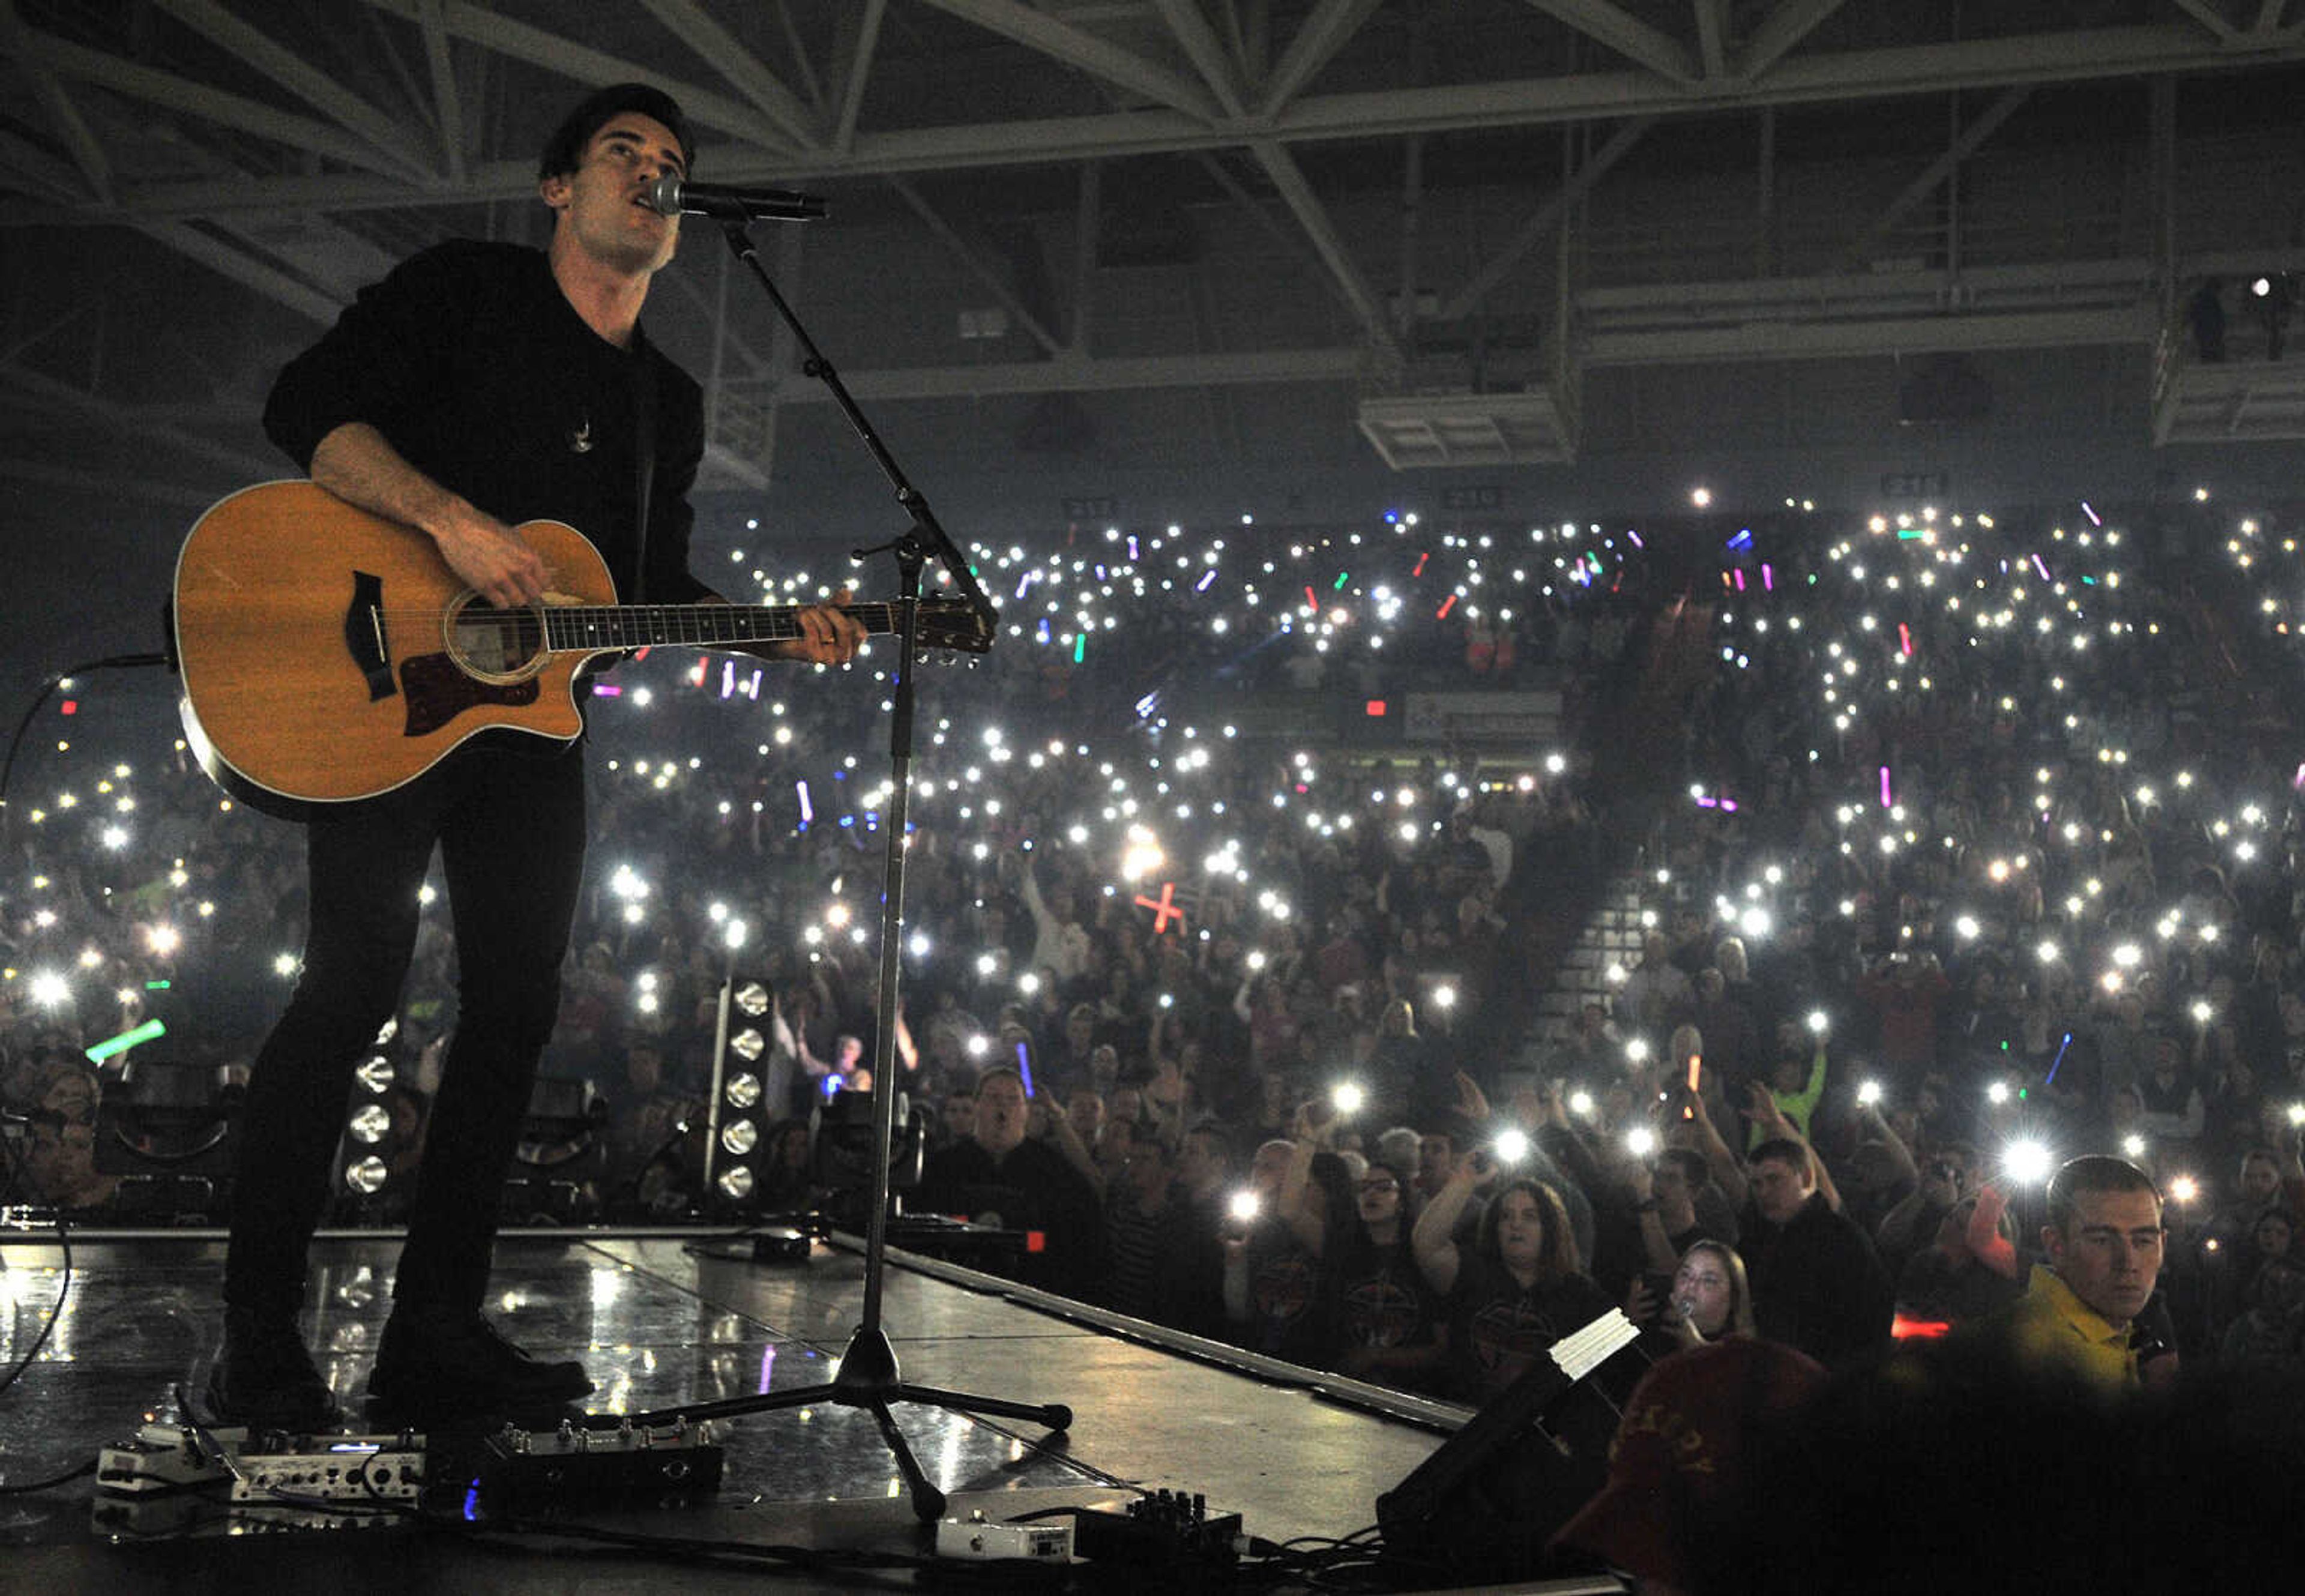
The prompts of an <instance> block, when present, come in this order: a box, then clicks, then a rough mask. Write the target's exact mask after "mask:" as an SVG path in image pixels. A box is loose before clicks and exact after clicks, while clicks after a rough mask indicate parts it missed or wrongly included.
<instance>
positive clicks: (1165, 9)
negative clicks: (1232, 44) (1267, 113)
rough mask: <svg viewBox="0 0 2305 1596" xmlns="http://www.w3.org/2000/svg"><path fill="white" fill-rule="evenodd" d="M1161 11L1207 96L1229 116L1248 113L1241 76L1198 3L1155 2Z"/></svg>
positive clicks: (1195, 0)
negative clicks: (1215, 100) (1213, 96)
mask: <svg viewBox="0 0 2305 1596" xmlns="http://www.w3.org/2000/svg"><path fill="white" fill-rule="evenodd" d="M1154 4H1157V5H1158V6H1159V7H1160V9H1161V21H1164V22H1166V23H1168V24H1169V31H1170V34H1172V35H1173V36H1174V37H1175V38H1176V40H1177V47H1178V48H1179V49H1181V50H1183V51H1184V52H1185V59H1187V61H1190V62H1191V63H1192V64H1193V70H1194V71H1195V72H1199V73H1200V74H1201V81H1203V82H1204V83H1206V84H1207V85H1208V86H1209V92H1210V93H1211V94H1213V95H1215V96H1216V97H1217V103H1218V104H1219V105H1221V106H1223V107H1224V112H1225V115H1228V116H1244V115H1247V112H1248V98H1247V93H1246V88H1245V86H1244V85H1243V84H1242V82H1241V81H1240V72H1239V70H1238V68H1237V67H1235V66H1234V64H1233V60H1232V57H1231V56H1230V55H1228V54H1226V52H1225V47H1224V41H1223V40H1222V39H1221V38H1218V37H1217V32H1216V30H1215V29H1213V28H1212V27H1210V26H1209V19H1208V15H1207V13H1204V12H1203V11H1202V10H1201V7H1200V4H1199V0H1154Z"/></svg>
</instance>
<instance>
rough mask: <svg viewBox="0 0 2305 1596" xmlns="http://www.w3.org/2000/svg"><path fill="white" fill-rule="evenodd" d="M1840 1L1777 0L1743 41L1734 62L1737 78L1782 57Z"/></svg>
mask: <svg viewBox="0 0 2305 1596" xmlns="http://www.w3.org/2000/svg"><path fill="white" fill-rule="evenodd" d="M1840 9H1841V0H1777V4H1776V6H1775V7H1774V9H1773V10H1772V11H1771V12H1770V13H1769V14H1768V15H1767V16H1765V17H1763V18H1762V19H1761V22H1760V26H1758V27H1756V28H1755V29H1754V30H1753V37H1752V38H1750V39H1748V40H1747V41H1746V44H1745V53H1744V55H1742V56H1741V57H1739V60H1738V63H1737V75H1738V76H1739V77H1740V78H1748V79H1751V78H1757V77H1759V76H1760V75H1761V74H1762V73H1764V72H1767V71H1768V70H1769V69H1770V68H1771V67H1773V66H1774V65H1775V64H1777V63H1778V62H1779V61H1781V60H1782V59H1783V58H1784V55H1785V52H1786V51H1788V50H1790V49H1791V48H1792V47H1794V46H1795V45H1797V44H1799V43H1800V41H1801V40H1803V39H1805V38H1807V37H1808V36H1809V35H1810V34H1811V33H1813V32H1815V31H1816V28H1817V25H1818V24H1819V23H1821V22H1823V21H1824V20H1825V18H1827V17H1829V16H1831V15H1832V14H1833V13H1834V12H1836V11H1839V10H1840Z"/></svg>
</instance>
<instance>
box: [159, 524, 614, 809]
mask: <svg viewBox="0 0 2305 1596" xmlns="http://www.w3.org/2000/svg"><path fill="white" fill-rule="evenodd" d="M520 531H521V534H522V535H523V537H525V538H526V539H528V542H529V545H530V547H532V548H534V549H535V550H536V551H537V552H538V553H539V554H540V555H541V556H543V558H544V563H545V566H546V569H547V570H548V571H549V573H550V578H551V580H550V590H549V592H548V594H547V596H546V599H545V602H546V603H547V604H551V605H570V604H583V605H610V604H614V603H615V602H616V584H615V582H614V580H613V579H612V578H611V577H610V575H609V573H608V563H607V562H606V561H605V560H603V559H602V558H601V557H600V551H599V550H598V549H596V548H593V547H592V545H591V543H590V542H588V541H586V540H585V539H584V537H583V534H581V533H579V532H578V531H576V530H575V529H574V528H573V527H570V526H566V525H564V524H562V523H561V522H557V521H532V522H526V523H524V524H523V526H522V527H521V528H520ZM174 626H175V643H176V655H177V661H178V667H179V669H180V671H181V672H182V675H183V693H184V702H183V711H184V727H185V734H186V736H187V737H188V739H189V740H190V742H191V746H192V749H193V751H194V752H195V753H196V754H197V755H198V757H199V758H200V763H201V765H202V766H203V767H204V768H206V769H207V771H208V775H209V776H210V777H212V778H214V779H215V780H216V782H217V785H220V786H222V787H224V788H225V791H227V792H229V793H232V794H235V795H236V796H238V797H240V798H241V799H242V800H243V801H244V802H247V803H249V804H250V805H251V806H252V807H254V808H257V809H259V810H262V811H265V812H267V813H269V814H278V815H284V816H286V817H289V818H292V819H311V818H314V817H315V816H318V815H321V814H325V813H327V812H328V811H329V810H330V809H332V808H333V807H335V806H337V805H342V804H347V803H355V802H360V801H361V800H362V799H366V798H373V797H376V796H378V795H379V794H384V793H388V792H391V791H392V790H394V789H395V788H396V787H400V786H404V785H406V784H407V783H409V782H411V781H413V780H414V779H415V778H416V777H419V776H421V775H422V774H423V773H424V772H425V771H426V770H428V769H430V768H431V767H432V766H433V765H435V764H437V763H438V761H439V760H441V759H443V758H444V757H446V756H447V753H448V752H449V751H451V750H453V749H455V748H456V747H457V746H459V745H460V744H462V743H466V742H469V741H470V740H471V739H472V738H474V737H476V736H480V735H481V734H489V733H497V732H512V733H522V734H528V735H531V736H536V737H542V738H546V739H549V740H551V741H553V742H557V743H567V742H569V741H571V740H573V739H574V738H575V737H576V736H577V735H578V734H580V733H581V732H582V731H583V715H582V713H581V711H580V709H579V705H578V700H577V689H576V686H575V680H576V676H577V674H578V672H579V671H581V670H582V669H583V666H584V665H585V664H586V663H587V661H589V660H591V659H592V658H597V657H598V655H599V654H600V653H613V652H615V651H616V650H614V649H601V650H598V651H595V652H585V651H575V650H557V651H548V650H547V649H545V648H544V647H543V642H542V627H541V620H540V612H539V611H536V610H512V611H499V610H495V609H491V608H490V607H489V606H488V605H487V604H486V603H485V602H484V601H481V600H480V599H477V598H476V597H474V596H473V595H472V593H471V592H470V591H469V590H467V589H465V588H464V584H463V583H462V582H461V581H460V580H459V579H458V578H457V576H456V575H455V573H454V572H452V571H450V570H449V569H448V566H447V564H446V563H445V562H444V561H443V560H442V559H441V558H440V556H439V554H438V550H437V549H436V548H434V547H433V544H432V541H431V539H430V538H428V537H426V536H425V535H424V534H423V533H421V532H420V531H415V530H414V529H413V528H410V527H406V526H402V525H400V524H398V523H397V522H390V521H387V520H384V519H383V518H381V517H379V516H376V515H371V514H369V513H368V512H366V511H364V510H359V509H355V508H354V507H353V506H352V505H347V504H345V503H344V501H343V500H342V499H339V498H337V497H336V496H335V495H333V494H331V493H329V492H328V491H327V489H326V488H320V487H318V486H316V485H314V484H313V483H310V482H267V483H263V484H261V485H259V486H257V487H254V488H243V489H242V491H240V492H238V493H235V494H234V495H233V496H232V497H229V498H226V499H225V500H223V501H221V502H220V503H218V504H217V505H215V506H214V507H213V508H211V509H210V510H209V511H208V514H205V515H203V516H201V517H200V522H198V524H196V525H195V526H194V527H193V528H192V531H191V535H190V536H189V537H188V538H186V539H185V541H184V547H183V552H182V554H181V555H179V556H178V557H177V562H176V582H175V603H174Z"/></svg>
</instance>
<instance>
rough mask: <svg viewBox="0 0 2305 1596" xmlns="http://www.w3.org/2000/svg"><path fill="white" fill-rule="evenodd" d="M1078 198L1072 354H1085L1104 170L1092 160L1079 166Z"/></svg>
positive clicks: (1093, 303) (1093, 318)
mask: <svg viewBox="0 0 2305 1596" xmlns="http://www.w3.org/2000/svg"><path fill="white" fill-rule="evenodd" d="M1079 192H1080V198H1079V200H1077V201H1076V204H1075V206H1074V209H1073V329H1072V330H1073V338H1072V352H1074V353H1075V354H1077V355H1083V356H1085V355H1086V354H1087V353H1088V352H1089V348H1088V341H1089V335H1090V333H1091V332H1092V331H1093V329H1094V327H1095V325H1096V315H1095V310H1096V239H1097V231H1098V227H1099V224H1100V222H1101V219H1102V217H1103V215H1104V168H1103V167H1102V166H1099V165H1098V164H1097V163H1096V162H1094V161H1083V162H1082V163H1081V164H1080V181H1079Z"/></svg>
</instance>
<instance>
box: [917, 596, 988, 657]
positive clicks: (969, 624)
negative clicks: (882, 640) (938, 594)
mask: <svg viewBox="0 0 2305 1596" xmlns="http://www.w3.org/2000/svg"><path fill="white" fill-rule="evenodd" d="M993 628H994V617H992V616H991V615H987V614H985V613H983V612H982V611H981V610H978V609H976V608H974V607H973V606H971V605H968V604H965V603H963V602H962V601H961V600H959V599H923V601H922V603H921V608H920V619H919V624H918V639H919V642H920V645H921V647H923V648H924V649H957V650H959V651H960V652H962V653H964V654H990V653H991V651H992V637H993Z"/></svg>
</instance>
